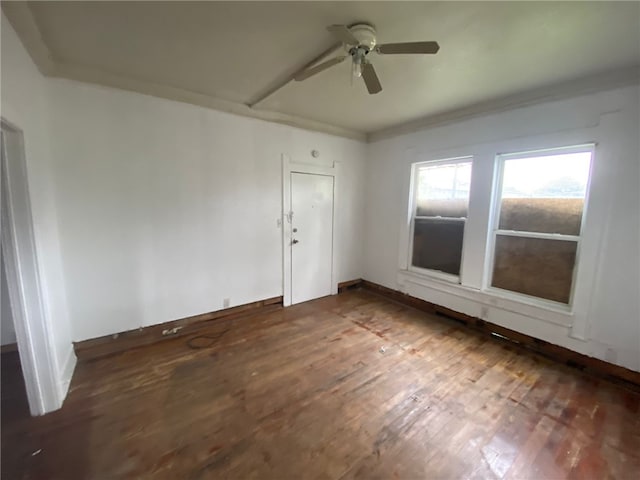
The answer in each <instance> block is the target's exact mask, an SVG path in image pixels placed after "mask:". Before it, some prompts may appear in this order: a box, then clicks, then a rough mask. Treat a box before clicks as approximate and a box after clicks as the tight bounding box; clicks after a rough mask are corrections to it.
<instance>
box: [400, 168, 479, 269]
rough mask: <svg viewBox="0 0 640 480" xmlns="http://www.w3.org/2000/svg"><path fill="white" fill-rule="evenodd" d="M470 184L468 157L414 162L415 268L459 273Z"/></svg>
mask: <svg viewBox="0 0 640 480" xmlns="http://www.w3.org/2000/svg"><path fill="white" fill-rule="evenodd" d="M470 184H471V161H470V159H469V158H465V159H456V160H444V161H439V162H429V163H418V164H416V165H415V166H414V171H413V185H414V187H413V188H414V199H413V208H412V222H411V223H412V235H411V239H412V241H411V248H410V255H411V267H412V269H418V270H435V271H438V272H442V273H445V274H449V275H455V276H459V275H460V263H461V261H462V243H463V238H464V225H465V221H466V218H467V208H468V204H469V187H470Z"/></svg>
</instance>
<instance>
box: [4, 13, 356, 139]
mask: <svg viewBox="0 0 640 480" xmlns="http://www.w3.org/2000/svg"><path fill="white" fill-rule="evenodd" d="M2 11H3V12H4V14H5V15H6V17H7V19H8V20H9V22H10V23H11V25H12V26H13V28H14V29H15V31H16V33H17V34H18V37H19V38H20V41H21V42H22V44H23V45H24V47H25V49H26V50H27V52H28V53H29V55H30V56H31V59H32V60H33V62H34V63H35V64H36V66H37V68H38V70H40V72H41V73H42V74H43V75H44V76H47V77H58V78H66V79H68V80H75V81H79V82H85V83H93V84H97V85H102V86H104V87H111V88H117V89H120V90H128V91H130V92H136V93H141V94H144V95H151V96H154V97H159V98H164V99H168V100H174V101H178V102H182V103H189V104H192V105H197V106H200V107H205V108H210V109H212V110H218V111H222V112H226V113H231V114H234V115H240V116H243V117H249V118H255V119H258V120H264V121H267V122H273V123H279V124H282V125H288V126H290V127H296V128H301V129H304V130H311V131H315V132H321V133H327V134H330V135H335V136H338V137H345V138H349V139H353V140H358V141H361V142H365V141H366V139H367V136H366V133H365V132H360V131H357V130H351V129H348V128H342V127H337V126H334V125H330V124H327V123H323V122H318V121H315V120H310V119H307V118H303V117H298V116H295V115H289V114H286V113H280V112H274V111H270V110H262V109H258V108H252V107H251V106H249V105H246V104H243V103H239V102H234V101H231V100H226V99H222V98H219V97H215V96H211V95H205V94H202V93H197V92H192V91H189V90H185V89H181V88H177V87H172V86H169V85H161V84H157V83H153V82H149V81H145V80H137V79H134V78H129V77H125V76H122V75H116V74H112V73H109V72H105V71H102V70H99V69H95V68H91V67H85V66H80V65H72V64H68V63H64V62H59V61H56V60H55V58H54V57H53V55H52V54H51V51H50V50H49V47H48V46H47V44H46V43H45V41H44V39H43V38H42V34H41V33H40V29H39V28H38V25H37V23H36V21H35V19H34V16H33V13H32V12H31V9H30V8H29V5H28V2H5V1H3V2H2Z"/></svg>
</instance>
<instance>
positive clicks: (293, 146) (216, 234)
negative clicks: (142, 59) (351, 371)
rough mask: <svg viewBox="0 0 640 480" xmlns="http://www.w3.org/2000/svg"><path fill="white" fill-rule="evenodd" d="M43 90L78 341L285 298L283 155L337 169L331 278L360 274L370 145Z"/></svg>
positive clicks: (215, 115)
mask: <svg viewBox="0 0 640 480" xmlns="http://www.w3.org/2000/svg"><path fill="white" fill-rule="evenodd" d="M48 88H49V96H50V99H51V143H52V150H53V157H54V164H55V168H54V180H55V185H56V202H55V203H56V206H57V209H58V214H59V216H58V218H59V222H60V233H61V247H62V255H63V263H64V272H65V283H66V286H67V292H68V297H69V310H70V317H71V321H72V326H73V338H74V340H83V339H88V338H93V337H98V336H101V335H105V334H111V333H115V332H121V331H125V330H131V329H135V328H138V327H142V326H146V325H152V324H157V323H161V322H165V321H169V320H174V319H177V318H181V317H186V316H190V315H196V314H200V313H205V312H209V311H214V310H218V309H221V308H223V299H224V298H230V301H231V306H234V305H240V304H244V303H248V302H252V301H256V300H260V299H265V298H269V297H275V296H279V295H282V293H283V289H282V281H283V280H282V243H281V230H280V227H278V225H277V223H276V222H277V219H279V218H280V216H281V208H282V206H281V205H282V186H281V185H282V183H281V182H282V179H281V175H282V174H281V154H283V153H286V154H288V155H290V157H291V160H292V161H294V162H312V161H314V160H313V158H312V157H311V155H310V152H311V150H312V149H316V150H319V151H320V157H319V159H318V161H320V162H324V163H328V164H330V163H331V162H333V161H338V162H341V169H342V173H343V175H342V178H341V179H340V181H339V184H338V185H339V189H340V191H339V192H338V195H337V198H338V202H339V204H337V205H336V215H337V223H338V226H337V229H338V231H337V235H338V245H337V251H336V255H337V265H338V272H337V277H338V281H343V280H351V279H354V278H360V277H361V276H362V250H363V245H362V243H363V241H362V238H363V237H362V234H363V230H364V178H363V177H364V166H365V165H364V158H365V149H366V145H365V144H363V143H361V142H357V141H353V140H347V139H343V138H338V137H332V136H330V135H325V134H319V133H313V132H308V131H304V130H299V129H295V128H291V127H287V126H283V125H278V124H271V123H268V122H264V121H260V120H255V119H250V118H245V117H239V116H234V115H230V114H225V113H221V112H217V111H213V110H208V109H205V108H200V107H196V106H193V105H187V104H182V103H178V102H172V101H168V100H163V99H158V98H155V97H150V96H144V95H140V94H136V93H129V92H124V91H119V90H114V89H109V88H103V87H97V86H92V85H88V84H83V83H78V82H72V81H68V80H51V81H49V83H48Z"/></svg>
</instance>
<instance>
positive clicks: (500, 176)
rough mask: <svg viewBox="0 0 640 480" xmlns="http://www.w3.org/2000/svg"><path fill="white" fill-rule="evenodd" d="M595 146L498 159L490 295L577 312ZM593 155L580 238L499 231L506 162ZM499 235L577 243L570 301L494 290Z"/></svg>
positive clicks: (492, 215)
mask: <svg viewBox="0 0 640 480" xmlns="http://www.w3.org/2000/svg"><path fill="white" fill-rule="evenodd" d="M595 150H596V144H595V143H585V144H579V145H573V146H567V147H554V148H545V149H541V150H527V151H524V152H511V153H499V154H497V155H496V157H495V168H494V183H493V194H492V199H491V211H490V215H489V222H490V223H489V239H488V241H487V254H486V256H485V258H486V259H487V262H486V266H485V274H484V279H485V281H484V283H483V289H482V290H483V291H484V292H486V293H491V294H493V295H496V296H500V297H504V298H507V299H510V300H515V301H520V302H524V303H528V304H531V305H535V306H540V307H546V308H549V307H551V308H553V309H554V310H560V311H565V312H573V307H574V304H573V300H574V297H575V292H576V279H577V277H578V270H579V267H580V249H581V248H580V247H581V244H582V237H583V231H584V224H585V219H586V215H587V210H588V209H589V205H588V204H589V193H590V191H591V179H592V172H593V164H594V159H595ZM587 152H588V153H590V154H591V161H590V162H589V174H588V178H587V185H586V191H585V195H584V206H583V208H582V217H581V221H580V233H579V234H578V235H567V234H559V233H543V232H529V231H522V230H501V229H499V228H498V227H499V224H500V213H501V207H502V187H503V181H504V168H505V163H506V160H520V159H527V158H536V157H548V156H556V155H566V154H571V153H587ZM498 235H502V236H510V237H521V238H522V237H524V238H538V239H543V240H560V241H568V242H575V243H576V258H575V262H574V265H573V272H572V275H571V291H570V293H569V302H568V303H562V302H557V301H555V300H548V299H545V298H541V297H536V296H533V295H528V294H526V293H520V292H514V291H512V290H506V289H504V288H500V287H494V286H493V285H492V283H493V270H494V262H495V252H496V239H497V236H498Z"/></svg>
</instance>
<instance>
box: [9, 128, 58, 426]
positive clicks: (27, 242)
mask: <svg viewBox="0 0 640 480" xmlns="http://www.w3.org/2000/svg"><path fill="white" fill-rule="evenodd" d="M1 127H2V128H1V142H0V153H1V167H2V168H1V173H2V177H1V180H2V185H1V187H2V189H1V193H2V199H1V200H2V201H1V204H0V207H1V208H0V210H1V219H2V222H1V226H0V237H1V248H2V263H3V265H2V270H3V276H5V278H4V279H3V280H6V284H5V286H6V292H2V293H3V295H2V312H3V317H4V316H5V311H8V310H9V309H10V311H11V317H12V320H13V321H12V324H13V327H14V329H15V330H14V331H15V339H16V345H17V352H13V355H12V356H11V358H8V359H7V362H6V366H7V368H9V367H10V366H11V365H12V364H13V367H12V368H13V370H7V371H6V372H5V362H4V360H5V358H4V355H3V358H2V360H3V365H2V373H3V375H4V374H5V373H6V375H7V377H6V378H7V381H8V380H9V378H11V386H10V387H9V388H10V389H13V390H14V391H13V392H12V396H13V400H16V399H17V398H19V397H20V392H19V390H15V389H19V388H20V385H24V387H23V388H24V390H25V393H26V398H27V400H28V410H29V412H30V414H31V415H43V414H45V413H46V412H49V411H52V410H55V409H57V408H59V407H60V405H61V404H62V394H61V391H60V389H59V386H60V382H58V376H57V369H56V365H57V362H56V359H55V356H54V355H53V354H52V352H53V350H52V347H51V344H50V342H51V338H50V335H49V330H48V325H47V321H46V318H45V310H44V305H45V304H44V300H43V297H42V289H41V281H40V272H39V268H38V258H37V253H36V243H35V236H34V231H33V219H32V215H31V201H30V195H29V187H28V181H27V168H26V160H25V150H24V137H23V134H22V131H21V130H20V129H18V128H17V127H15V126H13V125H12V124H11V123H9V122H7V121H6V120H5V119H4V118H3V119H2V120H1ZM5 293H6V295H5ZM3 323H4V320H3ZM7 327H8V326H7ZM3 343H4V342H3ZM18 366H19V369H18V370H16V369H17V368H18ZM20 371H21V372H22V374H21V377H22V378H18V379H16V378H12V377H13V375H14V374H15V373H16V372H20ZM4 380H5V379H4V378H3V385H2V387H3V404H2V406H3V407H4V406H5V404H4V402H5V399H4V394H5V392H4V387H5V385H4ZM20 380H22V382H21V381H20ZM9 393H10V392H7V394H9ZM13 394H15V395H13ZM23 398H24V397H23ZM16 401H17V400H16ZM8 413H9V410H5V409H4V408H3V410H2V417H3V426H4V417H5V414H8ZM3 430H4V428H3Z"/></svg>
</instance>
